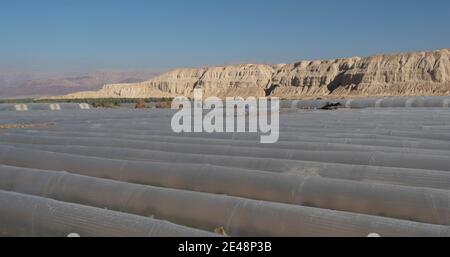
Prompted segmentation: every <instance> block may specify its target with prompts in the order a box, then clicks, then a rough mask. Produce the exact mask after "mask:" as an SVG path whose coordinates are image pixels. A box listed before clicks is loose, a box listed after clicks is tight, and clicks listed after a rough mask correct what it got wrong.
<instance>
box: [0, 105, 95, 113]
mask: <svg viewBox="0 0 450 257" xmlns="http://www.w3.org/2000/svg"><path fill="white" fill-rule="evenodd" d="M90 108H91V107H90V106H89V104H86V103H80V104H77V103H24V104H0V111H47V110H50V111H60V110H87V109H90Z"/></svg>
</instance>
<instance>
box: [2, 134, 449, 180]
mask: <svg viewBox="0 0 450 257" xmlns="http://www.w3.org/2000/svg"><path fill="white" fill-rule="evenodd" d="M0 140H2V141H6V142H17V143H32V144H56V145H73V144H75V145H84V146H97V145H103V146H114V147H127V148H138V149H150V150H159V151H167V152H177V153H184V152H189V153H197V154H214V155H229V156H248V157H259V158H274V159H287V160H303V161H314V162H325V163H344V164H356V165H371V166H383V167H399V168H413V169H432V170H443V171H450V159H449V158H448V157H447V156H442V155H436V156H434V155H424V154H417V153H414V154H412V153H408V154H406V153H396V152H392V153H384V152H350V151H335V152H328V151H322V152H318V151H317V152H313V151H305V150H285V151H280V150H270V149H263V148H246V147H233V146H227V147H220V146H219V147H218V146H215V145H200V144H197V145H186V144H175V143H164V142H163V143H158V142H146V141H138V140H124V139H101V138H64V137H44V136H42V137H37V136H35V137H34V136H25V135H14V134H6V133H5V134H0Z"/></svg>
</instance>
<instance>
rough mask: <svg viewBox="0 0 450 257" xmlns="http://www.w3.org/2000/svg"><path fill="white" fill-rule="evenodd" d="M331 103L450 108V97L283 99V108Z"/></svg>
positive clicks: (321, 106)
mask: <svg viewBox="0 0 450 257" xmlns="http://www.w3.org/2000/svg"><path fill="white" fill-rule="evenodd" d="M329 104H339V105H340V107H346V108H373V107H390V108H396V107H407V108H409V107H435V108H448V107H449V106H450V97H433V96H430V97H380V98H365V99H326V100H286V101H282V103H281V105H280V106H281V107H282V108H299V109H315V108H323V107H325V106H327V105H329Z"/></svg>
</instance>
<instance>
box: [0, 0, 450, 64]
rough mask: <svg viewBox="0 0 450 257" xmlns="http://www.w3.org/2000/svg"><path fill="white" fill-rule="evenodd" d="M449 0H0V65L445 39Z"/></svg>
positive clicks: (229, 59) (430, 44)
mask: <svg viewBox="0 0 450 257" xmlns="http://www.w3.org/2000/svg"><path fill="white" fill-rule="evenodd" d="M449 31H450V1H448V0H428V1H425V0H422V1H418V0H390V1H387V0H377V1H371V0H367V1H364V0H361V1H357V0H353V1H350V0H340V1H336V0H329V1H325V0H319V1H311V0H309V1H301V0H164V1H163V0H90V1H88V0H39V1H38V0H1V1H0V35H1V36H0V68H3V69H5V68H9V69H41V70H65V71H71V70H72V71H73V70H77V71H80V70H92V69H136V68H153V69H166V68H173V67H185V66H203V65H220V64H227V63H242V62H252V63H285V62H292V61H296V60H302V59H323V58H335V57H347V56H354V55H359V56H364V55H370V54H375V53H384V52H398V51H411V50H421V49H438V48H448V47H450V32H449Z"/></svg>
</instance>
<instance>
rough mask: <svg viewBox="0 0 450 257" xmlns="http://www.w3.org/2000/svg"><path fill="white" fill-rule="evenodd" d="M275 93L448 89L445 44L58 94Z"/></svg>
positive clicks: (449, 62)
mask: <svg viewBox="0 0 450 257" xmlns="http://www.w3.org/2000/svg"><path fill="white" fill-rule="evenodd" d="M199 87H201V88H203V90H204V95H205V96H217V97H234V96H242V97H248V96H265V95H267V96H274V97H281V98H289V99H293V98H313V97H345V96H351V97H365V96H392V95H449V94H450V50H449V49H442V50H438V51H432V52H413V53H401V54H391V55H377V56H370V57H365V58H360V57H353V58H347V59H335V60H326V61H300V62H297V63H292V64H285V65H284V64H279V65H262V64H244V65H230V66H225V67H208V68H197V69H195V68H189V69H177V70H174V71H171V72H168V73H165V74H163V75H161V76H158V77H156V78H154V79H151V80H148V81H145V82H141V83H132V84H112V85H105V86H104V87H103V89H101V90H100V91H96V92H79V93H75V94H70V95H66V96H64V98H110V97H111V98H118V97H120V98H162V97H175V96H192V91H193V89H194V88H199Z"/></svg>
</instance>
